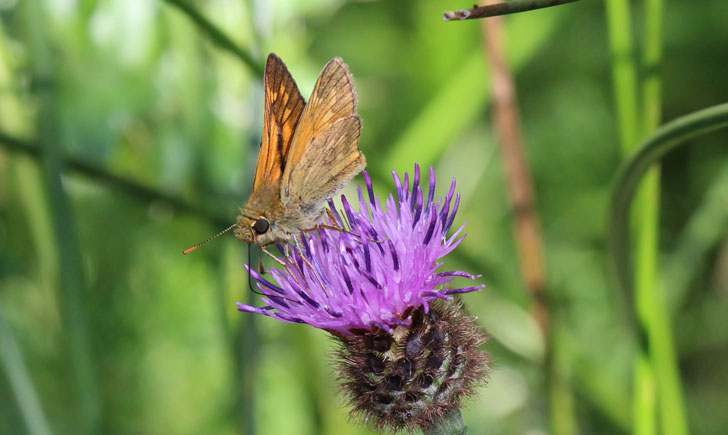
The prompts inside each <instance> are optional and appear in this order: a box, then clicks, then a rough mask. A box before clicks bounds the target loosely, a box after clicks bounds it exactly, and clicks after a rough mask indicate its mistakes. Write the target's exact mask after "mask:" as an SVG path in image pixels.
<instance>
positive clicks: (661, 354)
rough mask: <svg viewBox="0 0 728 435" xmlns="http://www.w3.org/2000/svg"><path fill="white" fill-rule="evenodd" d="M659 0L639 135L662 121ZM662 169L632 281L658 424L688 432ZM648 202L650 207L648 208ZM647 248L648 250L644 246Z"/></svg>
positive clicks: (648, 29) (648, 27) (647, 40)
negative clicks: (663, 267)
mask: <svg viewBox="0 0 728 435" xmlns="http://www.w3.org/2000/svg"><path fill="white" fill-rule="evenodd" d="M663 8H664V5H663V0H645V21H644V25H645V36H644V50H643V59H642V69H643V71H644V81H643V83H642V98H643V108H642V117H643V118H642V121H643V136H647V135H648V134H649V133H651V132H652V131H654V130H655V129H656V128H657V126H658V125H659V124H660V118H661V103H662V98H661V93H662V89H661V88H662V83H661V80H660V74H659V66H660V62H661V60H662V19H663ZM659 180H660V169H659V167H657V166H655V167H653V168H652V169H650V171H649V172H648V175H647V177H646V178H645V181H644V184H645V185H646V187H645V191H646V192H645V195H646V196H649V198H648V199H647V201H645V203H644V205H643V208H644V210H643V216H642V218H643V219H644V221H643V224H644V225H646V226H647V225H649V227H650V228H652V230H651V231H649V233H650V234H649V239H648V240H644V245H643V244H642V243H639V246H640V247H642V248H643V249H644V251H645V252H640V253H639V255H640V260H638V263H637V270H638V271H640V273H639V275H640V277H638V280H637V282H636V285H637V286H636V288H635V291H636V298H637V301H638V305H637V308H638V312H639V315H640V317H641V320H640V323H641V324H644V325H646V327H647V328H646V333H647V339H648V343H649V346H648V347H647V348H646V349H644V350H647V351H649V355H648V356H649V358H650V362H651V364H652V366H653V368H652V369H653V376H654V377H655V380H656V385H657V395H658V400H657V403H658V410H659V417H660V421H661V425H660V426H661V429H662V432H663V433H665V434H674V435H683V434H687V433H688V428H687V419H686V417H685V405H684V403H683V394H682V387H681V382H680V373H679V369H678V367H677V360H678V357H677V355H676V353H675V344H674V342H673V334H672V325H671V322H670V317H669V314H668V311H667V302H666V300H665V294H664V291H660V290H661V289H660V288H658V283H657V252H658V228H659V217H658V213H659V195H660V182H659ZM648 207H649V209H648ZM647 251H649V252H647Z"/></svg>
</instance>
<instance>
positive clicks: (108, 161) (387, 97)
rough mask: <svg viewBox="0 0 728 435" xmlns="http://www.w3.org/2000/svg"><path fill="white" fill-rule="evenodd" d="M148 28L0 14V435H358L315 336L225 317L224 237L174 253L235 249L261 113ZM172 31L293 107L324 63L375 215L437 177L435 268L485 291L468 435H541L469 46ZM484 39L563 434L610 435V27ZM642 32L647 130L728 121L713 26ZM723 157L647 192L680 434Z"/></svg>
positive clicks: (154, 26)
mask: <svg viewBox="0 0 728 435" xmlns="http://www.w3.org/2000/svg"><path fill="white" fill-rule="evenodd" d="M170 3H171V2H163V1H152V0H75V1H74V0H47V1H40V0H0V26H1V28H0V134H1V135H2V136H0V142H2V146H0V372H1V373H2V375H0V433H3V434H5V433H8V434H15V433H27V432H30V433H48V432H49V431H50V432H52V433H61V434H71V433H83V432H87V433H121V434H128V433H140V434H144V433H147V434H156V433H178V434H197V433H216V434H217V433H220V434H233V433H249V434H252V433H259V434H319V433H321V434H357V433H370V430H369V429H367V428H366V427H361V426H355V425H352V424H350V423H349V422H348V421H347V412H348V409H347V408H346V406H345V405H344V404H342V403H341V401H340V400H339V399H338V398H337V397H336V396H335V393H336V391H337V385H336V381H335V379H334V377H335V375H334V374H333V373H332V372H331V370H330V368H329V362H330V352H331V350H332V342H331V341H330V340H329V339H328V338H327V335H326V334H325V333H324V332H322V331H319V330H315V329H313V328H310V327H307V326H303V325H289V324H283V323H279V322H276V321H274V320H272V319H268V318H256V317H255V316H253V315H250V314H243V313H239V312H237V311H236V307H235V304H234V302H235V301H247V302H248V303H252V302H253V301H255V300H256V298H255V295H253V294H252V293H251V292H250V291H249V290H248V289H247V286H248V279H247V274H246V273H245V271H244V270H243V268H242V265H243V263H244V262H246V261H247V257H246V246H245V245H243V244H241V243H240V242H238V241H237V240H236V239H234V238H233V237H232V236H226V237H224V238H222V239H220V240H217V241H215V242H214V243H211V244H209V245H208V246H206V247H204V248H203V249H200V250H198V251H196V252H195V253H194V254H192V255H190V256H186V257H185V256H182V255H181V254H180V251H181V250H182V249H184V248H186V247H188V246H190V245H192V244H194V243H196V242H198V241H200V240H202V239H204V238H206V237H208V236H210V235H212V234H214V233H215V232H217V231H218V230H220V229H221V228H223V227H224V226H226V225H228V224H230V223H232V222H234V219H235V217H236V214H237V207H239V206H241V205H242V204H243V202H244V201H245V199H246V198H247V195H248V193H249V189H250V184H251V181H252V169H253V167H254V164H255V159H256V155H257V148H258V144H259V137H260V132H261V128H262V108H263V107H262V106H263V102H262V89H261V88H262V80H261V78H260V76H259V75H258V73H257V72H256V71H255V70H254V69H251V68H250V67H249V66H248V65H246V64H245V63H244V62H241V60H240V59H239V58H237V57H236V56H234V55H232V54H231V53H230V52H229V51H226V50H223V49H220V48H219V47H217V46H215V45H214V44H212V43H211V41H210V38H209V37H208V36H207V34H206V33H205V32H203V31H202V30H201V29H200V28H199V27H198V26H196V25H195V23H193V22H192V21H191V20H190V18H189V16H187V15H185V14H184V13H182V12H181V11H180V9H178V8H177V7H175V6H174V5H172V4H170ZM633 3H635V4H634V5H633V6H634V8H633V10H632V13H633V17H634V19H635V23H636V25H635V27H634V29H633V30H634V31H635V34H636V35H637V36H638V37H639V35H641V33H642V32H643V29H642V26H641V21H640V20H641V17H642V15H643V12H644V10H643V8H642V3H641V2H633ZM189 4H192V5H193V6H194V7H195V8H196V9H197V10H198V11H199V12H200V13H201V14H202V15H204V16H205V17H207V18H208V19H209V20H210V21H211V22H213V23H214V24H215V25H216V26H218V28H219V29H221V30H222V31H223V32H224V33H225V34H226V35H229V37H230V38H231V39H232V40H233V41H235V43H236V44H238V45H239V46H240V47H242V48H243V49H244V50H246V51H248V52H249V53H250V54H251V56H252V58H253V59H255V61H256V62H258V63H259V64H260V63H262V61H263V59H264V58H265V55H266V54H267V53H268V52H276V53H277V54H278V55H280V57H281V58H282V59H283V60H284V61H285V62H286V63H287V65H288V67H289V69H290V70H291V72H292V74H293V76H294V78H295V79H296V81H297V82H298V84H299V87H300V88H301V92H302V94H303V95H304V97H305V98H308V95H309V94H310V91H311V89H312V86H313V82H314V80H315V79H316V77H317V75H318V72H319V71H320V69H321V68H322V67H323V65H324V64H325V63H326V61H327V60H328V59H330V58H332V57H334V56H340V57H342V58H343V59H344V61H345V62H346V63H347V64H348V65H349V67H350V69H351V71H352V73H353V75H354V79H355V86H356V89H357V91H358V94H359V106H358V108H359V113H360V114H361V116H362V118H363V123H364V127H363V131H362V137H361V142H360V147H361V149H362V151H363V152H364V153H365V154H366V156H367V160H368V170H369V171H370V173H372V174H373V176H374V182H375V190H376V191H377V192H378V193H379V194H380V195H387V194H388V193H389V192H391V191H392V182H391V177H390V176H389V171H391V170H397V171H399V172H402V171H411V170H412V167H413V164H414V163H415V162H419V163H420V165H421V166H423V167H424V168H427V167H428V166H434V167H435V169H436V171H437V177H438V181H439V183H440V189H439V190H440V191H439V193H440V194H442V190H443V189H444V188H445V187H446V186H447V184H448V183H449V180H450V179H451V178H452V177H456V178H457V182H458V191H459V192H460V193H461V195H462V202H461V206H460V212H459V214H458V217H457V219H456V225H457V224H458V222H467V224H468V225H467V232H468V237H467V238H466V240H465V241H464V242H463V243H462V245H461V246H460V247H459V248H458V249H457V250H456V251H455V252H454V253H453V254H452V255H450V256H449V257H448V258H447V264H446V266H445V267H447V268H450V269H459V270H466V271H469V272H472V273H479V274H482V275H483V278H482V279H481V280H482V282H483V283H485V284H486V285H487V286H486V288H485V290H483V291H481V292H479V293H475V294H469V295H467V296H465V298H464V299H465V301H466V303H467V305H468V307H469V309H470V311H471V313H472V314H473V315H475V316H478V318H479V323H480V324H481V325H482V326H483V327H484V328H485V329H487V330H488V332H489V333H490V334H491V335H492V339H491V340H490V341H489V342H488V343H487V344H486V345H485V346H484V349H485V350H487V351H488V352H489V353H490V354H491V355H492V358H493V361H492V369H493V370H492V374H491V377H490V381H489V385H488V386H487V387H485V388H482V389H481V390H480V395H479V396H478V397H477V398H475V399H474V400H472V401H471V402H469V404H468V406H467V407H466V408H465V410H464V416H465V420H466V422H467V423H468V425H469V427H470V431H471V433H474V434H482V433H492V434H501V433H502V434H520V433H531V434H538V433H547V432H549V431H551V427H552V423H553V422H550V419H551V418H552V417H550V416H549V407H548V404H549V403H552V402H553V400H554V399H553V397H550V396H549V395H547V393H546V392H545V391H546V380H545V379H546V376H545V370H544V344H543V341H542V339H541V336H540V333H539V331H538V327H537V325H536V323H535V322H534V320H533V319H532V317H531V316H530V314H529V304H530V296H529V293H528V290H527V288H526V286H525V284H524V283H523V281H522V278H521V272H520V265H519V258H518V255H517V252H516V248H515V244H514V237H513V229H512V212H511V210H510V207H509V204H508V200H507V195H506V193H505V192H506V186H505V182H504V170H503V165H502V160H501V156H500V153H499V150H498V147H497V146H496V143H495V139H494V134H493V129H492V125H491V119H490V110H489V98H490V95H491V91H490V89H491V86H490V78H489V75H488V73H487V71H488V67H487V63H486V60H485V58H484V53H483V48H482V36H481V23H480V22H478V21H477V20H473V21H468V22H449V23H448V22H444V21H442V19H441V13H442V11H443V10H449V9H459V8H462V7H468V6H469V4H467V2H459V3H458V2H456V1H452V0H448V1H435V0H421V1H341V0H322V1H304V0H276V1H266V0H246V1H240V0H207V1H194V2H190V3H189ZM506 23H507V43H506V50H507V56H508V59H509V63H510V65H511V67H512V69H513V73H514V75H515V79H516V85H517V90H518V96H519V104H520V109H521V114H522V120H523V135H524V142H525V147H526V152H527V159H528V162H529V164H530V167H531V169H532V172H533V178H534V184H535V188H536V194H537V199H536V201H537V205H538V212H539V214H540V217H541V221H542V227H543V236H544V246H545V262H546V275H547V290H548V294H549V298H550V300H551V302H552V311H551V323H552V328H553V346H554V348H553V355H554V356H553V360H554V366H555V367H556V371H557V372H558V373H559V374H560V376H562V378H563V380H564V385H565V388H562V390H561V393H560V394H561V396H560V398H559V402H558V403H559V404H560V406H561V407H562V408H560V412H562V413H563V414H564V415H566V416H567V417H566V418H567V419H569V420H570V421H571V422H572V424H573V428H574V430H575V431H576V432H580V433H605V434H606V433H610V434H611V433H629V432H631V431H632V430H631V421H632V414H633V410H632V409H633V407H632V400H633V399H632V380H633V371H634V370H633V367H634V354H635V350H636V344H637V339H636V337H635V333H634V329H633V327H632V326H633V323H632V322H633V321H632V320H631V319H632V315H631V314H630V312H631V309H632V303H631V301H630V300H629V297H628V296H626V295H624V294H622V293H620V292H618V291H617V290H615V287H614V285H613V282H612V281H611V280H610V276H609V272H608V267H607V263H608V262H607V232H606V222H607V212H608V206H609V194H610V188H611V183H612V181H613V179H614V175H615V171H616V169H617V167H618V165H619V163H620V161H621V159H622V158H623V157H622V155H621V152H620V147H619V133H618V126H617V121H616V119H617V117H616V114H615V109H614V99H613V90H612V88H613V86H612V80H611V72H610V71H611V67H612V63H611V62H612V59H611V57H610V54H609V51H610V50H609V43H608V33H607V26H606V23H605V6H604V4H603V3H602V2H600V1H584V2H577V3H574V4H571V5H566V6H561V7H556V8H549V9H544V10H540V11H534V12H528V13H524V14H519V15H513V16H509V17H508V18H507V20H506ZM663 23H664V30H663V35H664V37H663V46H664V58H663V62H662V65H661V68H660V75H661V78H662V81H663V114H664V115H663V118H664V119H665V120H670V119H673V118H675V117H677V116H680V115H682V114H685V113H687V112H691V111H693V110H697V109H700V108H703V107H706V106H709V105H713V104H716V103H721V102H725V101H726V100H728V73H727V72H728V32H726V29H728V2H725V1H723V0H703V1H701V2H685V1H678V0H669V1H667V2H666V4H665V15H664V21H663ZM15 139H17V141H16V140H15ZM18 141H19V142H18ZM727 143H728V133H726V132H723V133H715V134H711V135H708V136H704V137H701V138H699V139H696V140H695V141H694V146H689V147H684V148H681V149H680V150H677V151H675V152H673V153H671V154H670V155H669V156H668V158H667V159H666V161H665V163H664V165H663V176H662V181H661V187H662V196H661V200H660V217H659V225H660V239H659V246H660V250H659V266H660V273H659V283H660V288H661V290H663V291H664V294H665V295H666V299H667V304H668V308H669V313H670V316H671V317H670V319H671V322H672V324H673V328H674V339H675V345H676V352H677V353H678V364H679V371H680V375H681V377H682V385H683V391H684V397H685V406H686V411H687V417H688V420H689V425H690V429H691V430H692V432H693V433H705V434H712V433H720V432H722V431H724V430H725V428H726V426H727V425H728V412H726V410H727V409H728V238H727V237H726V236H727V235H728V146H726V144H727ZM13 144H14V145H13ZM25 145H28V146H32V147H34V148H32V149H33V150H35V151H34V154H33V155H29V154H28V153H27V152H18V149H20V150H21V151H22V150H23V149H26V148H23V147H24V146H25ZM691 145H693V144H691ZM19 147H20V148H19ZM39 150H40V151H39ZM361 182H362V180H361V177H357V179H356V180H355V184H360V183H361ZM346 192H352V188H351V186H350V187H349V188H347V190H346ZM567 426H568V424H567ZM663 429H664V428H663Z"/></svg>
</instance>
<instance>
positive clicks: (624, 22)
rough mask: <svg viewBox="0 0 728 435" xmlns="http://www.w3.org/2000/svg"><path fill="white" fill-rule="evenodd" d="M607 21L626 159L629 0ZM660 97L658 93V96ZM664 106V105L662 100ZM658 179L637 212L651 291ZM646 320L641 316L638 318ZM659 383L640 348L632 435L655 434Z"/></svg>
mask: <svg viewBox="0 0 728 435" xmlns="http://www.w3.org/2000/svg"><path fill="white" fill-rule="evenodd" d="M605 6H606V17H607V25H608V27H609V45H610V50H611V55H612V79H613V81H614V98H615V101H616V105H617V119H618V125H619V133H620V145H621V150H622V154H623V155H627V154H629V153H630V152H631V151H632V150H633V149H634V147H635V146H637V143H638V141H639V138H640V133H641V132H640V122H639V120H640V118H641V117H640V113H639V104H638V100H639V96H638V91H637V89H638V83H637V65H636V60H635V50H634V43H633V41H634V37H633V34H632V20H631V18H630V10H629V0H607V1H606V3H605ZM658 95H659V94H658ZM658 106H659V100H658ZM656 177H657V175H656V174H653V175H652V176H651V177H650V180H648V181H646V182H645V186H644V188H643V191H642V193H641V195H640V201H638V202H637V204H638V207H635V210H634V216H633V217H634V218H635V222H634V223H635V231H636V232H637V235H638V236H637V243H636V246H635V249H636V252H637V263H638V264H637V265H636V270H637V271H638V277H639V278H638V286H637V287H638V288H640V289H642V288H652V286H651V285H650V278H652V277H654V273H653V272H654V263H655V262H654V254H655V250H654V247H655V244H654V243H652V241H654V240H656V236H657V234H656V226H655V225H654V222H655V217H656V205H657V203H656V198H657V195H656V186H657V182H658V179H657V178H656ZM637 294H638V295H639V297H638V298H637V299H638V300H636V301H635V305H636V309H637V310H638V311H639V310H640V307H643V306H645V305H646V304H647V303H648V302H647V301H646V300H645V299H647V298H645V297H644V292H639V291H638V292H637ZM643 317H644V316H643V315H642V314H641V313H640V314H638V318H639V319H642V318H643ZM655 394H656V393H655V379H654V377H653V371H652V369H651V368H650V367H649V361H648V358H647V356H646V355H645V350H644V347H640V348H639V350H638V355H637V356H636V360H635V371H634V392H633V396H634V403H633V420H634V421H633V425H634V428H633V431H634V432H635V433H638V434H645V435H646V434H651V433H653V432H654V431H653V429H654V415H655Z"/></svg>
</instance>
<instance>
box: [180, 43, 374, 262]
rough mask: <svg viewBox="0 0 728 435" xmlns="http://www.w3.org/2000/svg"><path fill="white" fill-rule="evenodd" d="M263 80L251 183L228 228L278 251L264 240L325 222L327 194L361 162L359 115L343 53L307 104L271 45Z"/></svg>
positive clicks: (284, 238)
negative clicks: (261, 119) (259, 134)
mask: <svg viewBox="0 0 728 435" xmlns="http://www.w3.org/2000/svg"><path fill="white" fill-rule="evenodd" d="M264 88H265V105H264V122H263V135H262V138H261V143H260V152H259V154H258V163H257V165H256V167H255V175H254V177H253V190H252V193H251V195H250V199H249V200H248V202H247V203H246V204H245V206H244V207H242V208H241V209H240V216H238V218H237V222H236V223H235V224H234V225H232V226H231V227H229V228H228V229H227V230H230V229H232V228H235V236H236V237H237V238H238V239H240V240H242V241H243V242H246V243H249V244H253V245H258V246H260V247H261V248H263V251H264V252H265V253H266V254H268V255H269V256H271V257H273V258H275V257H274V256H273V255H272V254H270V253H268V252H267V251H266V250H265V247H266V246H269V245H273V244H277V243H286V242H293V243H294V244H295V246H299V245H298V239H297V235H298V234H300V232H301V231H309V230H313V229H316V228H321V227H329V226H328V225H324V224H321V223H320V222H321V218H322V217H323V215H324V214H325V212H326V210H325V208H324V205H325V203H326V201H327V200H328V199H330V198H331V197H332V196H333V195H334V194H336V192H338V191H339V190H341V189H342V188H343V187H344V185H345V184H346V183H347V182H349V180H351V179H352V178H353V177H354V176H355V175H357V174H358V173H359V172H361V171H362V170H363V169H364V167H365V166H366V160H365V158H364V155H363V154H362V153H361V152H360V151H359V147H358V144H359V134H360V132H361V118H359V115H357V113H356V92H355V91H354V84H353V81H352V76H351V73H350V72H349V69H348V67H347V66H346V64H344V62H343V61H342V60H341V59H340V58H338V57H337V58H334V59H331V60H330V61H329V62H328V63H327V64H326V66H324V68H323V70H322V71H321V74H319V76H318V79H317V80H316V84H315V85H314V88H313V92H312V93H311V97H310V98H309V101H308V104H306V102H305V100H304V99H303V97H302V96H301V93H300V92H299V90H298V86H297V85H296V82H295V81H294V80H293V77H292V76H291V73H290V72H288V68H286V65H285V64H284V63H283V61H282V60H281V59H280V58H279V57H278V56H277V55H275V54H273V53H271V54H270V55H269V56H268V59H267V61H266V65H265V74H264ZM227 230H225V231H227ZM225 231H223V232H225ZM220 234H222V233H220ZM218 235H219V234H218ZM215 237H217V236H215ZM203 243H205V242H203ZM203 243H201V244H199V245H202V244H203ZM199 245H196V246H194V247H192V248H189V249H187V250H185V251H184V253H188V252H190V251H191V250H193V249H195V248H196V247H197V246H199ZM299 251H300V248H299Z"/></svg>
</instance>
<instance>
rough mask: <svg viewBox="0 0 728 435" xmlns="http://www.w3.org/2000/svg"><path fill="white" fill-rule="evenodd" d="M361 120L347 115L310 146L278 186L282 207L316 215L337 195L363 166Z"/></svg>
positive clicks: (305, 214) (355, 116)
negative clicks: (360, 149)
mask: <svg viewBox="0 0 728 435" xmlns="http://www.w3.org/2000/svg"><path fill="white" fill-rule="evenodd" d="M360 131H361V120H360V119H359V116H358V115H350V116H347V117H345V118H340V119H338V120H336V121H335V122H334V123H333V124H331V125H330V126H328V127H326V128H325V129H324V130H323V131H322V132H321V133H319V134H318V135H317V136H316V137H315V138H314V139H313V141H312V142H311V145H310V146H309V147H308V148H307V149H306V151H305V152H304V153H303V155H302V156H301V159H300V160H299V161H298V163H297V164H296V166H295V167H293V168H292V169H291V170H290V171H286V176H285V177H284V179H283V183H282V184H281V201H282V203H283V206H284V207H287V208H290V207H296V208H297V209H298V210H299V211H300V212H302V214H303V215H304V216H308V217H313V216H315V215H317V214H318V211H319V209H320V207H321V204H322V203H323V202H324V201H325V200H327V199H329V198H330V197H331V196H332V195H334V194H335V193H336V192H338V191H339V190H340V189H341V188H342V187H344V185H345V184H346V183H348V182H349V180H351V179H352V178H353V177H354V176H355V175H356V174H358V173H359V172H361V170H362V169H364V167H365V166H366V161H365V159H364V155H363V154H362V153H360V152H359V148H358V143H359V134H360Z"/></svg>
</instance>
